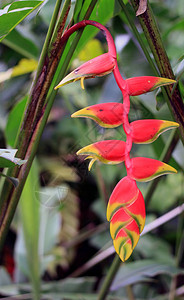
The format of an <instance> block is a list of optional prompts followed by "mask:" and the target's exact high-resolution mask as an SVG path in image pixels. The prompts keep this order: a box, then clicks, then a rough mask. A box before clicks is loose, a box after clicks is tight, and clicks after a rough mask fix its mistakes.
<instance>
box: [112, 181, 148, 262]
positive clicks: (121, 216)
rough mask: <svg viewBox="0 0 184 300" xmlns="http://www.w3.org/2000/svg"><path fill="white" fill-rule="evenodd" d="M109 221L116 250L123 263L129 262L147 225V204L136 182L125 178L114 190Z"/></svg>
mask: <svg viewBox="0 0 184 300" xmlns="http://www.w3.org/2000/svg"><path fill="white" fill-rule="evenodd" d="M107 220H108V221H110V233H111V237H112V239H113V243H114V248H115V250H116V252H117V253H118V255H119V256H120V258H121V260H122V261H125V260H127V259H128V258H129V257H130V255H131V253H132V251H133V249H134V248H135V246H136V244H137V243H138V240H139V236H140V233H141V232H142V230H143V228H144V224H145V204H144V199H143V196H142V194H141V192H140V190H139V189H138V187H137V185H136V182H135V180H133V179H131V178H130V177H127V176H126V177H124V178H123V179H121V180H120V181H119V183H118V184H117V185H116V187H115V189H114V190H113V192H112V194H111V197H110V199H109V203H108V206H107Z"/></svg>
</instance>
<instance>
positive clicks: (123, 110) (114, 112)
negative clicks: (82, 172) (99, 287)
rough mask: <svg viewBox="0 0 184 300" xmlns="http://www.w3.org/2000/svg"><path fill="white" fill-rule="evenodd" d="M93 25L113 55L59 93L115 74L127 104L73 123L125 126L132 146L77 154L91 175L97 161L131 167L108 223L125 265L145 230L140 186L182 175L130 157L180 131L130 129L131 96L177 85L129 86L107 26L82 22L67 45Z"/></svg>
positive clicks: (107, 106)
mask: <svg viewBox="0 0 184 300" xmlns="http://www.w3.org/2000/svg"><path fill="white" fill-rule="evenodd" d="M87 25H92V26H95V27H97V28H99V29H100V30H101V31H102V33H103V34H104V35H105V37H106V40H107V43H108V52H107V53H105V54H102V55H100V56H98V57H96V58H93V59H92V60H90V61H88V62H86V63H84V64H83V65H82V66H80V67H78V68H77V69H75V70H74V71H73V72H71V73H70V74H68V75H67V76H66V77H65V78H64V79H63V80H62V81H61V82H60V83H59V84H58V85H57V86H56V88H55V89H57V88H59V87H61V86H63V85H65V84H68V83H70V82H74V81H76V80H81V86H82V87H83V88H84V79H85V78H93V77H96V76H103V75H106V74H108V73H111V72H113V74H114V77H115V79H116V82H117V84H118V86H119V88H120V90H121V92H122V96H123V103H116V102H110V103H103V104H96V105H92V106H89V107H86V108H83V109H81V110H79V111H77V112H75V113H74V114H73V115H72V117H86V118H90V119H92V120H94V121H95V122H97V123H98V124H99V125H100V126H102V127H104V128H115V127H118V126H120V125H122V126H123V129H124V132H125V134H126V141H121V140H105V141H100V142H96V143H94V144H91V145H88V146H86V147H84V148H82V149H80V150H79V151H78V152H77V154H79V155H87V158H88V159H90V160H91V161H90V163H89V170H90V169H91V167H92V165H93V163H94V162H95V161H96V160H99V161H101V162H102V163H106V164H118V163H121V162H124V163H125V167H126V172H127V176H126V177H124V178H123V179H121V180H120V181H119V182H118V184H117V185H116V187H115V188H114V190H113V192H112V194H111V196H110V199H109V203H108V206H107V220H108V221H109V222H110V233H111V237H112V239H113V243H114V248H115V250H116V252H117V253H118V255H119V256H120V258H121V260H122V261H125V260H127V259H128V258H129V257H130V255H131V253H132V251H133V249H134V248H135V246H136V244H137V243H138V240H139V237H140V233H141V232H142V230H143V228H144V224H145V204H144V199H143V196H142V193H141V191H140V190H139V189H138V187H137V184H136V181H143V182H146V181H149V180H152V179H154V178H156V177H158V176H161V175H164V174H169V173H176V172H177V171H176V170H175V169H174V168H173V167H171V166H169V165H167V164H165V163H163V162H161V161H158V160H155V159H151V158H146V157H134V158H131V157H130V151H131V148H132V143H137V144H148V143H151V142H153V141H155V140H156V139H157V138H158V136H159V135H160V134H161V133H162V132H164V131H166V130H168V129H171V128H174V127H178V126H179V125H178V124H177V123H175V122H170V121H165V120H155V119H153V120H152V119H149V120H137V121H134V122H131V123H129V118H128V114H129V110H130V96H136V95H140V94H144V93H147V92H150V91H153V90H154V89H156V88H157V87H159V86H163V85H168V84H173V83H175V81H174V80H172V79H167V78H161V77H153V76H142V77H134V78H129V79H126V80H124V79H123V78H122V76H121V74H120V71H119V69H118V65H117V57H116V48H115V44H114V41H113V38H112V36H111V34H110V32H109V31H108V30H107V29H106V28H105V27H104V26H103V25H101V24H99V23H97V22H95V21H91V20H84V21H81V22H79V23H77V24H75V25H74V26H72V27H71V28H70V29H68V30H67V31H66V32H65V33H64V35H63V41H65V40H67V39H68V37H69V36H70V35H71V34H72V33H73V32H75V31H76V30H78V29H80V28H82V27H85V26H87Z"/></svg>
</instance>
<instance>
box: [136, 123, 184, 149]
mask: <svg viewBox="0 0 184 300" xmlns="http://www.w3.org/2000/svg"><path fill="white" fill-rule="evenodd" d="M178 126H179V124H178V123H176V122H171V121H164V120H155V119H153V120H151V119H149V120H138V121H134V122H132V123H130V127H131V129H132V133H131V136H132V141H133V143H136V144H149V143H152V142H153V141H155V140H156V139H157V138H158V137H159V135H160V134H161V133H162V132H164V131H166V130H169V129H171V128H175V127H178Z"/></svg>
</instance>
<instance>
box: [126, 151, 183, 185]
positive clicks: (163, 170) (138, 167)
mask: <svg viewBox="0 0 184 300" xmlns="http://www.w3.org/2000/svg"><path fill="white" fill-rule="evenodd" d="M131 161H132V178H133V179H135V180H137V181H144V182H146V181H150V180H152V179H155V178H156V177H159V176H161V175H165V174H172V173H177V171H176V169H174V168H173V167H171V166H169V165H167V164H165V163H163V162H161V161H159V160H156V159H151V158H146V157H135V158H132V160H131Z"/></svg>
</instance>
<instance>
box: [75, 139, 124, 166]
mask: <svg viewBox="0 0 184 300" xmlns="http://www.w3.org/2000/svg"><path fill="white" fill-rule="evenodd" d="M125 147H126V144H125V142H123V141H120V140H105V141H100V142H96V143H94V144H91V145H88V146H86V147H84V148H82V149H80V150H79V151H78V152H77V154H78V155H88V156H87V157H86V159H91V161H90V163H89V167H88V169H89V171H90V169H91V167H92V165H93V163H94V162H95V161H96V160H99V161H101V162H102V163H105V164H119V163H121V162H123V161H124V160H125V154H126V153H125Z"/></svg>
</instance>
